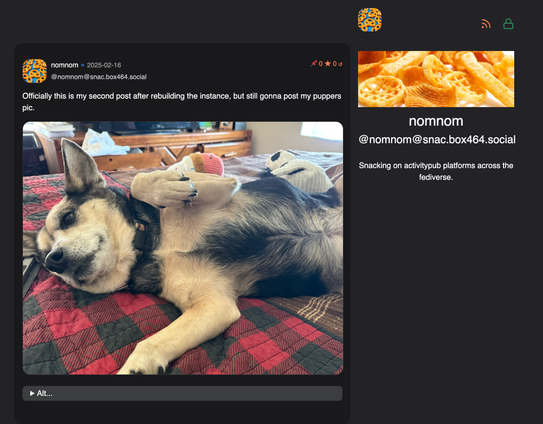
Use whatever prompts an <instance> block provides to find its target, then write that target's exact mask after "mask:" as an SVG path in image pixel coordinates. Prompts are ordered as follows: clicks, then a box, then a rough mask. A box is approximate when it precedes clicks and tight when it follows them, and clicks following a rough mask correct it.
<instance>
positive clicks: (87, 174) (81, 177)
mask: <svg viewBox="0 0 543 424" xmlns="http://www.w3.org/2000/svg"><path fill="white" fill-rule="evenodd" d="M61 146H62V159H63V161H64V177H65V185H66V186H65V191H66V194H83V193H86V192H88V191H90V190H92V189H93V188H95V187H102V188H105V187H106V185H107V184H106V180H104V177H102V175H101V174H100V173H99V172H98V167H97V166H96V162H94V160H93V159H92V158H91V157H90V156H89V155H88V154H87V152H85V151H84V150H83V149H82V148H81V147H79V146H78V145H77V144H76V143H74V142H73V141H71V140H68V139H67V138H63V139H62V142H61Z"/></svg>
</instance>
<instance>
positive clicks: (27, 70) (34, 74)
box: [23, 59, 47, 83]
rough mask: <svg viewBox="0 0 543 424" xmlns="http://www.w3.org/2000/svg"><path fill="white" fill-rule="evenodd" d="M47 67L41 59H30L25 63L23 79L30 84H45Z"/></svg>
mask: <svg viewBox="0 0 543 424" xmlns="http://www.w3.org/2000/svg"><path fill="white" fill-rule="evenodd" d="M46 77H47V65H46V64H45V62H44V61H43V60H41V59H28V60H25V62H24V63H23V79H24V80H25V81H26V82H29V83H38V82H44V81H45V78H46Z"/></svg>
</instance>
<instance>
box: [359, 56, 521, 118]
mask: <svg viewBox="0 0 543 424" xmlns="http://www.w3.org/2000/svg"><path fill="white" fill-rule="evenodd" d="M514 64H515V52H514V51H358V90H357V96H358V106H359V107H448V108H453V107H495V108H499V107H514V106H515V78H514Z"/></svg>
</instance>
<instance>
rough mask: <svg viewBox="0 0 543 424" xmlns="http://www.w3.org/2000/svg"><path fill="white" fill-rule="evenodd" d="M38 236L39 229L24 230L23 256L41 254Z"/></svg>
mask: <svg viewBox="0 0 543 424" xmlns="http://www.w3.org/2000/svg"><path fill="white" fill-rule="evenodd" d="M37 238H38V232H37V231H23V258H29V257H31V256H39V250H38V240H37Z"/></svg>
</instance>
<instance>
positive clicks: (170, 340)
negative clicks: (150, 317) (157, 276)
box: [119, 253, 241, 374]
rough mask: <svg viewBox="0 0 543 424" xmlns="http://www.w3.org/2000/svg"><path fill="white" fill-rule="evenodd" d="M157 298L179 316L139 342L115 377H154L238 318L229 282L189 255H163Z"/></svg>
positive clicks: (204, 260) (209, 266)
mask: <svg viewBox="0 0 543 424" xmlns="http://www.w3.org/2000/svg"><path fill="white" fill-rule="evenodd" d="M163 259H164V261H163V266H164V274H165V276H166V277H165V278H164V286H163V289H162V293H161V294H160V296H161V297H163V298H165V299H167V300H170V301H171V302H173V303H174V304H175V305H176V306H177V307H179V308H180V309H181V311H182V315H181V316H180V317H179V318H177V319H176V320H175V321H174V322H172V323H171V324H170V325H169V326H167V327H166V328H164V329H162V330H161V331H159V332H158V333H156V334H154V335H153V336H151V337H149V338H148V339H146V340H143V341H141V342H140V343H139V344H138V345H137V346H136V349H135V350H134V352H133V353H132V354H131V355H130V356H129V358H128V360H127V361H126V363H125V364H124V366H123V367H122V368H121V370H120V371H119V374H156V373H161V372H164V370H166V367H167V365H168V363H169V362H171V361H173V360H174V359H177V358H178V357H180V356H181V355H182V354H183V353H185V352H186V351H187V350H189V349H193V348H195V347H197V346H198V345H200V344H201V343H203V342H205V341H207V340H210V339H212V338H213V337H216V336H218V335H219V334H220V333H222V332H223V331H225V330H226V329H227V328H228V327H229V326H230V325H232V324H233V323H234V322H235V321H237V320H238V318H239V317H240V315H241V314H240V312H239V309H238V307H237V304H236V297H235V296H234V295H233V293H232V291H231V289H230V287H231V282H230V280H228V278H227V277H226V276H225V275H224V274H223V271H222V270H221V269H220V268H218V267H216V266H213V264H212V263H211V262H210V261H209V260H207V259H206V258H201V257H197V256H195V255H191V254H176V253H168V254H164V255H163Z"/></svg>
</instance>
